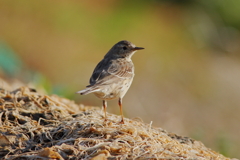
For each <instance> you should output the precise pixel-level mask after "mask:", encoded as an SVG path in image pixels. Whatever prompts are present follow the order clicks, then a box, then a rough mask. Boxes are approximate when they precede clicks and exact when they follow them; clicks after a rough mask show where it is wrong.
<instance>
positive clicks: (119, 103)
mask: <svg viewBox="0 0 240 160" xmlns="http://www.w3.org/2000/svg"><path fill="white" fill-rule="evenodd" d="M118 105H119V107H120V113H121V116H122V120H121V122H120V123H121V124H124V120H123V112H122V98H119V100H118Z"/></svg>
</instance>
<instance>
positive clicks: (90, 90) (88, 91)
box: [76, 87, 97, 95]
mask: <svg viewBox="0 0 240 160" xmlns="http://www.w3.org/2000/svg"><path fill="white" fill-rule="evenodd" d="M96 91H97V89H95V88H92V87H88V88H86V89H84V90H81V91H78V92H76V93H78V94H81V95H86V94H89V93H92V92H96Z"/></svg>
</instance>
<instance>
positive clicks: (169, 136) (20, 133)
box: [0, 86, 229, 160]
mask: <svg viewBox="0 0 240 160" xmlns="http://www.w3.org/2000/svg"><path fill="white" fill-rule="evenodd" d="M119 121H120V116H117V115H113V114H110V113H108V121H107V122H104V117H103V113H102V110H101V109H99V107H90V106H84V105H82V104H79V105H78V104H76V103H75V102H73V101H71V100H68V99H65V98H61V97H58V96H56V95H51V96H49V95H46V94H43V93H40V92H38V91H37V90H36V89H34V88H29V87H25V86H23V87H20V88H15V89H12V90H9V87H6V88H0V158H2V159H7V160H18V159H40V160H41V159H42V160H45V159H59V160H62V159H69V160H77V159H93V160H98V159H100V160H104V159H113V160H114V159H229V158H226V157H224V156H223V155H221V154H219V153H217V152H215V151H213V150H211V149H209V148H207V147H205V146H204V145H203V144H202V143H201V142H199V141H196V140H193V139H191V138H188V137H182V136H179V135H176V134H174V133H168V132H167V131H165V130H163V129H161V128H156V127H153V126H152V124H145V123H143V122H141V121H140V120H137V119H135V120H134V119H128V118H125V124H120V123H119Z"/></svg>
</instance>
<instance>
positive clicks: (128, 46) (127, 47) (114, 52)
mask: <svg viewBox="0 0 240 160" xmlns="http://www.w3.org/2000/svg"><path fill="white" fill-rule="evenodd" d="M141 49H144V48H142V47H136V46H135V45H134V44H132V43H131V42H129V41H126V40H123V41H120V42H118V43H116V44H115V45H114V46H113V47H112V48H111V49H110V50H109V51H108V53H107V54H106V55H105V57H116V58H131V57H132V55H133V54H134V53H135V52H136V51H137V50H141Z"/></svg>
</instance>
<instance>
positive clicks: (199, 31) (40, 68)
mask: <svg viewBox="0 0 240 160" xmlns="http://www.w3.org/2000/svg"><path fill="white" fill-rule="evenodd" d="M120 40H129V41H131V42H133V43H134V44H136V45H137V46H139V47H144V48H145V50H142V51H139V52H137V53H135V55H134V56H133V58H132V59H133V62H134V64H135V74H136V75H135V79H134V81H133V84H132V86H131V88H130V90H129V91H128V93H127V94H126V96H125V97H124V99H123V105H124V106H123V107H124V115H125V117H128V118H132V119H134V118H137V119H139V118H140V119H142V120H143V121H144V122H145V123H150V122H151V121H152V123H153V126H155V127H161V128H163V129H166V130H167V131H170V132H174V133H177V134H180V135H183V136H190V137H192V138H194V139H196V140H200V141H202V142H203V143H204V144H205V145H206V146H208V147H210V148H212V149H214V150H216V151H218V152H220V153H222V154H224V155H225V156H230V157H240V152H239V150H240V138H239V135H240V1H236V0H227V1H223V0H211V1H209V0H201V1H197V0H148V1H144V0H132V1H128V0H121V1H120V0H101V1H97V0H92V1H77V0H71V1H70V0H68V1H64V0H58V1H53V0H41V1H30V0H20V1H17V0H12V1H9V0H1V1H0V66H1V68H0V76H1V77H2V78H4V79H7V80H9V81H10V80H13V79H19V80H21V81H23V82H25V83H34V84H35V85H37V86H41V87H44V88H45V90H46V91H47V92H48V93H49V94H58V95H61V96H64V97H67V98H70V99H72V100H74V101H76V102H77V103H83V104H85V105H93V106H99V107H100V106H101V103H102V102H101V100H99V99H97V98H96V97H95V96H94V95H87V96H80V95H76V94H75V92H76V91H78V90H81V89H84V88H85V86H86V85H88V81H89V78H90V76H91V74H92V71H93V69H94V68H95V66H96V64H97V63H98V62H99V61H100V60H101V59H102V58H103V56H104V54H105V53H106V52H107V51H108V50H109V49H110V48H111V47H112V46H113V45H114V44H115V43H117V42H118V41H120ZM0 86H1V83H0ZM1 87H4V86H1ZM108 104H109V107H108V112H111V113H115V114H119V108H118V106H117V101H116V100H115V101H114V100H113V101H111V102H109V103H108Z"/></svg>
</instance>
